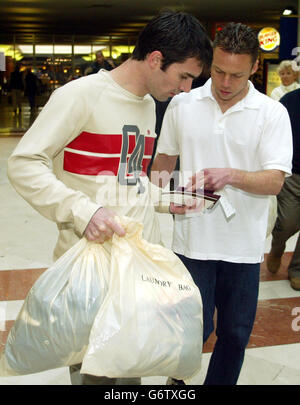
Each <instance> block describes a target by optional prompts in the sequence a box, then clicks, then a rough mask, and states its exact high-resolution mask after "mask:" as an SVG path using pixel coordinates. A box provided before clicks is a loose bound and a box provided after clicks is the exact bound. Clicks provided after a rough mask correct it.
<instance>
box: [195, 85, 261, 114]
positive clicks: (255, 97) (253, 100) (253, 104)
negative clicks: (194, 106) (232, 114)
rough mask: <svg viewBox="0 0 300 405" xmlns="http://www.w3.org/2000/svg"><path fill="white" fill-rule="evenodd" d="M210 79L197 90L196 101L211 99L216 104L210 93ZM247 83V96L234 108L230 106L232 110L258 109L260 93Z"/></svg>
mask: <svg viewBox="0 0 300 405" xmlns="http://www.w3.org/2000/svg"><path fill="white" fill-rule="evenodd" d="M211 83H212V81H211V78H210V79H208V80H207V82H206V83H205V84H204V85H203V86H202V87H200V88H199V92H198V95H197V100H202V99H204V98H210V99H212V100H213V101H214V102H216V99H215V98H214V96H213V94H212V91H211ZM248 83H249V91H248V93H247V95H246V96H245V97H244V98H243V99H242V100H240V101H239V102H237V103H236V104H235V105H234V106H232V107H231V108H234V107H235V108H234V110H242V109H244V108H250V109H252V108H253V109H259V108H260V106H261V102H262V100H261V97H260V93H259V92H258V91H257V90H256V89H255V87H254V86H253V83H252V82H251V81H250V80H248Z"/></svg>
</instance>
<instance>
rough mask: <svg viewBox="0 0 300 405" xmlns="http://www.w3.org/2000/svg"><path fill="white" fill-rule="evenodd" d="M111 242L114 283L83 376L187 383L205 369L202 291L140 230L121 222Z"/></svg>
mask: <svg viewBox="0 0 300 405" xmlns="http://www.w3.org/2000/svg"><path fill="white" fill-rule="evenodd" d="M121 224H122V225H123V226H124V227H125V229H126V231H127V232H126V236H125V237H118V236H117V235H116V234H114V236H113V238H112V250H111V266H110V284H109V289H108V293H107V295H106V297H105V299H104V302H103V304H102V306H101V308H100V309H99V312H98V314H97V315H96V318H95V322H94V324H93V327H92V329H91V333H90V339H89V345H88V348H87V350H86V353H85V355H84V358H83V362H82V367H81V373H84V374H92V375H96V376H106V377H111V378H113V377H119V378H121V377H143V376H169V377H173V378H177V379H185V378H189V377H192V376H193V375H195V374H196V373H197V372H198V371H199V369H200V366H201V355H202V341H203V335H202V334H203V320H202V300H201V295H200V292H199V289H198V288H197V286H196V285H195V284H194V282H193V280H192V277H191V276H190V273H189V272H188V270H187V269H186V268H185V266H184V265H183V263H182V262H181V261H180V259H179V258H178V257H177V256H176V255H175V254H174V253H173V252H172V251H170V250H169V249H166V248H164V247H162V246H160V245H157V244H151V243H149V242H147V241H146V240H144V239H142V225H141V224H140V223H138V222H135V221H133V220H131V219H129V218H124V217H122V218H121Z"/></svg>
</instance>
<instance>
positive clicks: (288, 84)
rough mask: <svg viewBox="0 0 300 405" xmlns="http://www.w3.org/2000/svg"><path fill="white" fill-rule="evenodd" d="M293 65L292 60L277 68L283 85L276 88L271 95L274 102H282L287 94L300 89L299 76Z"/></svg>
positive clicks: (282, 63)
mask: <svg viewBox="0 0 300 405" xmlns="http://www.w3.org/2000/svg"><path fill="white" fill-rule="evenodd" d="M292 63H293V61H291V60H283V61H282V62H280V64H279V66H278V68H277V73H278V74H279V76H280V80H281V85H280V86H278V87H276V88H275V89H274V90H273V91H272V93H271V95H270V97H272V98H273V99H274V100H280V99H281V97H283V96H284V95H285V94H287V93H289V92H290V91H293V90H296V89H299V88H300V84H299V83H298V81H297V80H298V76H299V74H298V72H295V71H294V70H293V65H292Z"/></svg>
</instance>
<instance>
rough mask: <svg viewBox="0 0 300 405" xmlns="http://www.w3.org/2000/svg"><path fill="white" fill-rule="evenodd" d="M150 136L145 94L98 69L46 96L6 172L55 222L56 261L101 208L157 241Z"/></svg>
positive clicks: (151, 116) (150, 104) (151, 108)
mask: <svg viewBox="0 0 300 405" xmlns="http://www.w3.org/2000/svg"><path fill="white" fill-rule="evenodd" d="M155 137H156V134H155V104H154V101H153V99H152V98H151V96H149V95H147V96H145V97H138V96H135V95H133V94H131V93H129V92H128V91H126V90H124V89H123V88H122V87H120V86H119V85H118V84H117V83H116V82H115V81H114V80H113V79H112V78H111V76H110V75H109V73H108V72H106V71H104V70H101V71H100V72H98V73H97V74H93V75H89V76H86V77H83V78H80V79H77V80H74V81H72V82H70V83H68V84H66V85H64V86H62V87H61V88H59V89H57V90H56V91H55V92H54V93H53V94H52V95H51V97H50V99H49V101H48V103H47V104H46V105H45V107H44V108H43V110H42V111H41V113H40V115H39V116H38V117H37V119H36V120H35V122H34V123H33V125H32V126H31V128H30V129H29V130H28V131H27V132H26V134H25V135H24V136H23V138H22V139H21V140H20V142H19V144H18V145H17V147H16V149H15V150H14V152H13V154H12V156H11V157H10V158H9V161H8V177H9V179H10V181H11V183H12V185H13V186H14V187H15V189H16V190H17V191H18V192H19V193H20V194H21V195H22V196H23V198H24V199H25V200H26V201H27V202H28V203H29V204H31V205H32V206H33V207H34V208H35V209H36V210H37V211H38V212H40V213H41V214H42V215H44V216H45V217H46V218H48V219H50V220H52V221H55V222H56V224H57V226H58V229H59V239H58V243H57V246H56V248H55V252H54V259H57V258H58V257H59V256H61V255H62V254H63V253H64V252H65V251H66V250H67V249H69V248H70V247H71V246H72V245H73V244H74V243H75V242H77V240H78V239H79V238H81V237H82V235H83V233H84V230H85V228H86V226H87V224H88V222H89V221H90V219H91V217H92V216H93V215H94V213H95V212H96V211H97V210H98V209H99V208H100V207H101V206H104V207H107V208H110V209H112V210H113V211H114V212H115V213H116V214H117V215H126V216H129V217H132V218H134V219H136V220H138V221H140V222H142V223H143V224H144V235H143V236H144V237H145V238H146V239H147V240H148V241H150V242H153V243H158V242H159V240H160V237H159V226H158V222H157V219H156V216H155V212H154V206H153V202H152V201H151V198H150V192H149V189H150V185H149V184H150V183H149V180H148V177H147V176H146V171H147V166H148V164H149V162H150V159H151V155H152V151H153V146H154V140H155ZM134 172H135V173H134Z"/></svg>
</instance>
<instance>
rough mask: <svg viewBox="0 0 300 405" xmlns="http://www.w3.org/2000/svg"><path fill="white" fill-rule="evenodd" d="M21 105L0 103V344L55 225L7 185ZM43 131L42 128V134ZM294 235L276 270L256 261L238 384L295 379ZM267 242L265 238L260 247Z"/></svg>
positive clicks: (37, 381) (51, 375)
mask: <svg viewBox="0 0 300 405" xmlns="http://www.w3.org/2000/svg"><path fill="white" fill-rule="evenodd" d="M30 122H31V121H30V112H29V109H28V107H26V105H24V108H23V113H22V116H21V117H19V118H18V117H14V116H13V114H12V112H11V107H9V106H4V105H3V104H1V103H0V196H1V199H0V213H1V215H0V309H2V312H1V311H0V315H1V313H2V314H3V313H5V316H6V317H5V319H1V317H0V345H1V346H0V349H1V347H2V348H3V345H4V343H5V340H6V338H7V334H8V331H9V329H10V328H11V327H12V325H13V323H14V319H15V318H16V316H17V314H18V311H19V310H20V308H21V306H22V303H23V300H24V298H25V297H26V294H27V292H28V290H29V289H30V287H31V285H32V284H33V283H34V281H35V280H36V279H37V277H38V276H39V275H40V274H41V273H42V272H43V271H44V269H45V268H47V267H48V266H49V265H50V264H51V263H52V249H53V247H54V244H55V240H56V236H57V230H56V227H55V225H54V224H53V223H51V222H50V221H48V220H47V219H45V218H43V217H41V216H40V215H39V214H38V213H36V212H35V211H34V210H33V208H32V207H30V206H29V205H28V204H27V203H26V202H25V201H24V200H23V199H22V198H21V197H20V196H19V195H18V194H17V193H16V192H15V191H14V189H13V188H12V187H11V185H10V184H9V182H8V180H7V177H6V160H7V157H8V156H9V155H10V153H11V152H12V150H13V149H14V147H15V146H16V144H17V143H18V141H19V139H20V137H19V136H20V135H21V134H22V132H24V130H25V129H26V128H27V127H28V125H30ZM41 136H42V134H41ZM160 223H161V229H162V232H163V235H164V240H165V244H166V245H167V246H169V245H170V240H171V235H172V219H171V217H170V216H169V215H165V214H164V215H160ZM295 241H296V236H294V237H293V238H291V239H290V240H289V241H288V244H287V249H286V253H285V255H284V258H283V261H282V266H281V268H280V271H279V272H278V274H276V275H275V276H273V275H270V274H269V272H268V271H267V269H266V266H265V263H262V265H261V278H260V280H261V282H260V291H259V304H258V311H257V316H256V321H255V325H254V329H253V333H252V336H251V339H250V342H249V345H248V348H247V351H246V357H245V362H244V365H243V369H242V372H241V375H240V378H239V381H238V384H239V385H300V362H299V358H300V292H297V291H294V290H293V289H292V288H291V287H290V284H289V281H288V280H287V272H286V268H287V265H288V263H289V260H290V259H291V255H292V253H291V252H292V251H293V248H294V246H295ZM269 248H270V239H269V238H268V239H267V240H266V244H265V252H266V253H267V252H268V251H269ZM214 341H215V337H214V336H211V337H210V339H209V341H208V342H207V343H206V344H205V347H204V353H203V360H202V368H201V371H200V373H199V374H198V375H197V376H195V377H194V378H193V379H191V380H190V381H188V383H189V384H202V382H203V379H204V376H205V372H206V368H207V365H208V361H209V358H210V355H211V350H212V347H213V344H214ZM165 380H166V378H165V377H159V376H158V377H149V378H143V380H142V383H143V384H144V385H149V384H150V385H160V384H165ZM10 384H13V385H29V384H30V385H69V384H70V378H69V373H68V369H67V368H60V369H55V370H50V371H47V372H43V373H38V374H32V375H27V376H21V377H5V378H0V385H10Z"/></svg>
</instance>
